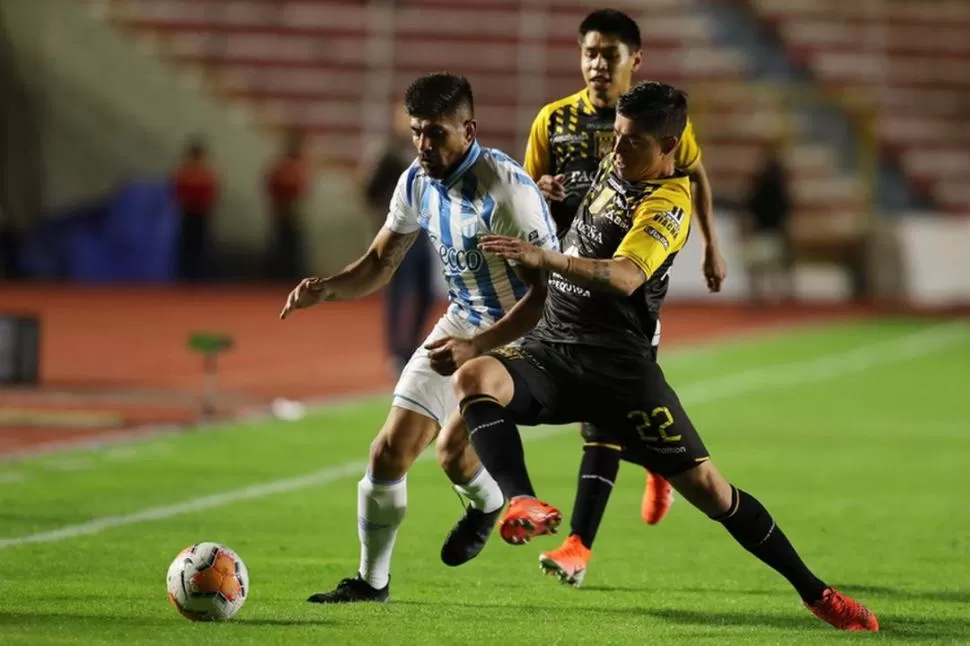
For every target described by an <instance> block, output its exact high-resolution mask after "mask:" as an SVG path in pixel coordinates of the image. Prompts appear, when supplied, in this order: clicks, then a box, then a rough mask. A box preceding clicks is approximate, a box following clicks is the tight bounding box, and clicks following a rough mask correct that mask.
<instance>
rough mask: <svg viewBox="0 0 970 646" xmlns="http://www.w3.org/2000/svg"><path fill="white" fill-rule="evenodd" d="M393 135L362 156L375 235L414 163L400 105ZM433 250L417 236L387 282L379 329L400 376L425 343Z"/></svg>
mask: <svg viewBox="0 0 970 646" xmlns="http://www.w3.org/2000/svg"><path fill="white" fill-rule="evenodd" d="M392 124H393V129H392V132H391V135H390V137H388V138H387V139H385V140H384V141H383V142H382V143H381V145H380V146H379V147H378V148H377V149H376V150H375V152H374V154H372V155H367V156H365V159H366V160H367V161H365V163H364V164H363V165H362V167H361V173H360V174H361V185H362V189H363V193H364V199H365V200H366V202H367V206H368V211H369V213H370V214H371V222H372V224H373V229H374V231H375V232H376V231H378V230H379V229H380V228H381V227H382V226H383V225H384V218H385V216H386V215H387V208H388V204H389V203H390V201H391V195H393V193H394V188H395V187H396V186H397V181H398V178H399V177H400V176H401V173H403V172H404V171H405V170H407V168H408V166H410V165H411V162H413V161H414V157H415V151H414V144H413V143H412V142H411V122H410V119H409V118H408V115H407V113H406V112H405V111H404V104H403V103H399V104H397V105H396V106H395V107H394V116H393V119H392ZM431 254H432V248H431V243H430V241H429V240H428V235H427V234H426V233H425V232H424V231H422V232H421V233H420V235H419V236H418V238H417V240H415V241H414V245H413V246H412V247H411V249H410V251H408V253H407V255H406V256H405V257H404V260H403V261H402V262H401V266H400V267H398V270H397V272H395V274H394V276H393V277H392V278H391V282H390V284H389V285H388V288H387V293H386V295H385V301H384V303H385V310H384V325H385V334H386V343H387V346H388V351H389V352H390V353H391V360H392V362H393V365H392V369H393V371H394V372H397V373H399V372H400V371H401V370H403V368H404V366H405V364H407V362H408V359H409V358H410V357H411V355H412V354H413V353H414V351H415V350H416V349H417V348H418V346H419V345H420V344H421V342H422V341H423V340H424V336H425V334H424V332H425V326H426V325H427V321H428V316H429V314H430V313H431V305H432V304H433V302H434V274H433V268H432V262H433V259H432V255H431Z"/></svg>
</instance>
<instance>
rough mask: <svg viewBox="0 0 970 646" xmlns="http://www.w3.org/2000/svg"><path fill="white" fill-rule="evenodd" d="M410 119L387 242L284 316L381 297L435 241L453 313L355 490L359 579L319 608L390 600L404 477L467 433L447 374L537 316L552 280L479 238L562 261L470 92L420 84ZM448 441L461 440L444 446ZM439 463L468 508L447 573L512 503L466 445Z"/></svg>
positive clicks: (457, 86) (410, 373) (538, 207)
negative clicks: (455, 427) (491, 141)
mask: <svg viewBox="0 0 970 646" xmlns="http://www.w3.org/2000/svg"><path fill="white" fill-rule="evenodd" d="M405 106H406V109H407V112H408V115H409V116H410V119H411V133H412V139H413V141H414V144H415V147H416V149H417V152H418V156H417V159H416V160H415V162H414V163H413V164H412V165H411V166H410V167H409V168H408V169H407V170H406V171H405V172H404V173H403V174H402V175H401V178H400V180H399V181H398V185H397V188H396V190H395V192H394V196H393V197H392V198H391V203H390V208H389V213H388V216H387V220H386V222H385V224H384V227H383V229H382V230H381V231H380V232H379V233H378V235H377V237H376V238H375V239H374V242H373V243H372V244H371V247H370V249H368V250H367V252H366V253H365V254H364V255H363V256H362V257H361V258H360V259H359V260H357V262H355V263H353V264H351V265H350V266H348V267H347V268H346V269H344V270H343V271H342V272H340V273H339V274H337V275H335V276H331V277H327V278H307V279H304V280H303V281H302V282H301V283H300V284H299V285H297V287H296V288H295V289H294V290H293V291H292V292H291V293H290V295H289V297H288V299H287V302H286V305H285V306H284V308H283V312H282V313H281V317H282V318H286V316H287V315H289V314H290V312H292V311H293V310H295V309H299V308H304V307H310V306H311V305H315V304H316V303H318V302H319V301H320V300H347V299H355V298H360V297H362V296H365V295H367V294H370V293H372V292H374V291H376V290H377V289H379V288H380V287H382V286H383V285H384V284H385V283H387V281H388V279H389V278H390V277H391V275H392V274H393V273H394V270H395V269H396V268H397V266H398V264H399V263H400V261H401V259H402V258H403V256H404V254H405V253H406V252H407V249H408V247H409V246H410V245H411V243H412V242H413V241H414V239H415V238H416V237H417V235H418V233H419V232H420V230H421V229H424V230H425V231H427V232H428V235H429V237H430V238H431V241H432V243H433V245H434V248H435V250H436V252H437V255H438V257H439V258H440V259H441V263H442V266H443V271H444V276H445V278H446V279H447V281H448V300H449V301H450V306H449V307H448V310H447V312H446V313H445V315H444V316H442V318H441V320H439V321H438V323H437V325H436V326H435V328H434V330H433V331H432V332H431V335H430V336H429V337H428V339H427V341H426V342H425V345H424V347H422V348H420V349H419V350H418V351H417V352H415V353H414V355H413V356H412V357H411V360H410V361H409V362H408V364H407V366H406V367H405V368H404V371H403V372H402V374H401V378H400V380H399V381H398V384H397V386H396V387H395V389H394V399H393V403H392V406H391V410H390V412H389V414H388V417H387V421H386V422H385V423H384V428H383V429H382V430H381V431H380V433H378V435H377V437H376V439H375V440H374V442H373V444H372V445H371V452H370V461H369V463H368V468H367V473H366V474H365V475H364V477H363V479H362V480H361V481H360V482H359V483H358V486H357V492H358V498H357V510H358V511H357V516H358V536H359V538H360V542H361V557H360V567H359V568H358V572H357V575H356V576H354V577H352V578H348V579H344V580H342V581H341V582H340V583H339V584H338V585H337V587H336V589H334V590H332V591H330V592H324V593H318V594H314V595H313V596H311V597H310V599H309V601H312V602H316V603H344V602H354V601H387V600H388V598H389V594H388V592H389V581H390V561H391V552H392V550H393V548H394V541H395V538H396V536H397V530H398V527H399V526H400V524H401V522H402V521H403V520H404V514H405V510H406V508H407V488H406V487H407V472H408V469H409V468H410V467H411V465H412V464H413V463H414V460H415V459H417V457H418V455H420V453H421V451H422V450H423V449H424V448H425V447H426V446H428V444H429V443H430V442H431V441H432V440H433V439H434V438H435V437H436V436H437V435H438V432H439V431H440V430H441V427H442V425H444V424H446V423H449V424H461V421H460V418H458V417H457V416H455V415H452V413H453V411H454V410H455V409H456V407H457V403H458V402H457V401H456V399H455V395H454V392H453V390H452V388H451V385H450V383H449V377H448V375H450V374H451V373H453V372H454V371H455V370H457V368H458V367H459V366H461V365H462V364H463V363H464V362H466V361H468V360H469V359H471V358H473V357H475V356H478V355H479V354H481V353H483V352H486V351H487V350H490V349H492V348H496V347H499V346H502V345H505V344H507V343H510V342H511V341H514V340H515V339H517V338H519V337H520V336H522V335H523V334H524V333H526V332H527V331H529V330H531V329H532V327H533V326H534V325H535V323H536V322H537V321H538V319H539V316H540V315H541V313H542V308H543V303H544V301H545V296H546V276H545V275H544V274H543V273H542V272H537V271H533V270H528V269H526V268H524V267H518V266H515V265H514V264H513V263H510V262H508V261H505V260H502V259H501V258H499V257H498V256H495V255H492V254H485V253H483V252H482V251H481V249H479V247H478V238H479V236H482V235H485V234H498V235H504V236H513V237H517V238H522V239H523V240H526V241H527V242H530V243H532V244H535V245H539V246H542V247H546V248H549V249H553V250H556V249H558V241H557V238H556V229H555V225H554V224H553V222H552V218H551V217H550V215H549V211H548V207H547V205H546V202H545V201H544V200H543V198H542V196H541V194H540V193H539V189H538V187H537V186H536V184H535V183H534V182H533V181H532V179H531V178H530V177H529V176H528V175H527V174H526V172H525V171H524V170H523V169H522V167H521V166H519V164H518V163H516V162H515V161H513V160H512V159H511V158H510V157H508V156H507V155H506V154H505V153H502V152H500V151H498V150H494V149H489V148H484V147H482V146H480V145H479V144H478V142H477V140H476V136H477V124H476V122H475V113H474V101H473V98H472V91H471V86H470V85H469V84H468V81H466V80H465V79H464V78H461V77H459V76H455V75H452V74H447V73H436V74H429V75H427V76H423V77H421V78H419V79H417V80H416V81H414V83H412V84H411V86H410V87H409V88H408V90H407V93H406V97H405ZM448 435H457V436H461V435H464V434H461V433H446V434H443V436H448ZM441 456H446V457H445V458H441ZM439 458H441V459H440V462H441V463H442V466H443V467H444V469H445V472H446V473H447V474H448V477H449V478H450V479H451V480H452V482H453V483H454V486H455V490H456V491H458V492H459V493H460V494H461V495H462V496H464V497H465V498H466V499H467V500H468V503H469V504H468V507H467V508H466V511H465V515H464V516H463V517H462V519H461V520H459V521H458V524H457V525H456V526H455V528H454V529H453V530H452V532H451V534H450V535H449V536H448V539H447V540H446V541H445V545H444V547H443V548H442V552H441V557H442V560H443V561H444V562H445V563H446V564H448V565H460V564H461V563H464V562H466V561H468V560H470V559H472V558H474V557H475V556H476V555H477V554H478V553H479V552H480V551H481V549H482V548H483V547H484V545H485V542H486V541H487V540H488V536H489V534H490V533H491V531H492V528H493V527H494V526H495V521H496V519H497V517H498V514H499V513H500V512H501V510H502V507H503V506H504V502H505V501H504V499H503V497H502V493H501V491H500V490H499V488H498V485H497V484H496V483H495V481H494V480H493V479H492V477H491V476H490V475H489V474H488V473H487V472H486V471H485V470H484V469H482V468H481V466H480V465H479V462H478V458H477V456H475V455H474V453H473V452H472V449H471V448H470V446H467V445H466V447H465V448H464V450H457V451H453V452H451V453H449V450H448V448H447V447H439Z"/></svg>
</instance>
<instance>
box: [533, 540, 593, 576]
mask: <svg viewBox="0 0 970 646" xmlns="http://www.w3.org/2000/svg"><path fill="white" fill-rule="evenodd" d="M590 554H591V552H590V550H589V549H588V548H587V547H586V546H585V545H583V542H582V541H581V540H579V536H576V535H575V534H572V535H570V536H569V537H568V538H566V540H565V541H563V544H562V545H561V546H560V547H559V549H557V550H553V551H551V552H543V553H542V554H540V555H539V569H540V570H542V571H543V572H545V573H546V574H548V575H551V576H557V577H559V581H560V583H566V584H568V585H571V586H573V587H574V588H578V587H579V586H581V585H582V584H583V579H584V578H585V577H586V566H587V565H588V564H589V557H590Z"/></svg>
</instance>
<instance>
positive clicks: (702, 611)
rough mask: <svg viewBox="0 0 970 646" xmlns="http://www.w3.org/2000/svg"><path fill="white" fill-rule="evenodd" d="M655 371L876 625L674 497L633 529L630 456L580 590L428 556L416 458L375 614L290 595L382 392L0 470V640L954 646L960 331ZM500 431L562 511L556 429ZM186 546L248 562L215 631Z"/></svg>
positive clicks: (353, 473)
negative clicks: (653, 522) (817, 610)
mask: <svg viewBox="0 0 970 646" xmlns="http://www.w3.org/2000/svg"><path fill="white" fill-rule="evenodd" d="M661 362H662V363H663V365H664V366H665V370H666V371H667V374H668V377H669V379H670V380H671V382H672V383H673V384H674V386H675V388H677V389H678V390H679V392H680V393H681V396H682V399H683V400H684V403H685V406H686V407H687V410H688V411H689V412H690V413H691V416H692V417H693V419H694V422H695V424H696V425H697V426H698V428H699V429H700V431H701V433H702V435H703V437H704V439H705V441H706V443H707V445H708V448H709V449H710V450H711V452H712V455H713V456H714V459H715V461H716V463H717V464H718V465H719V466H720V468H721V470H722V471H723V472H724V473H725V474H726V475H727V476H728V477H729V478H730V479H731V480H733V481H734V482H735V483H736V484H738V485H739V486H741V487H744V488H745V489H747V490H748V491H751V492H752V493H754V494H755V495H757V496H758V497H759V498H760V499H761V500H762V501H763V502H764V503H765V505H766V506H767V507H768V508H769V509H770V510H771V511H772V513H773V515H774V516H775V518H776V520H777V521H778V523H779V525H780V526H781V527H782V528H783V529H784V530H785V532H786V533H787V534H788V535H789V537H790V538H791V539H792V540H793V542H794V543H795V545H796V547H797V548H798V549H799V550H800V552H801V554H802V556H803V557H804V558H805V560H806V561H807V562H808V563H809V565H810V566H811V567H812V568H813V569H814V570H815V571H816V572H817V573H818V574H819V575H820V576H821V577H822V578H824V579H826V580H827V581H829V582H830V583H831V584H834V585H836V586H839V587H841V588H842V589H843V590H844V591H846V592H848V593H850V594H852V595H854V596H856V597H858V598H859V599H860V600H862V601H864V602H865V603H866V604H867V605H869V606H870V607H871V608H872V609H873V610H874V611H875V612H876V614H877V615H878V616H879V618H880V620H881V623H882V631H881V632H880V633H879V634H877V635H847V634H842V633H839V632H838V631H836V630H834V629H832V628H830V627H829V626H828V625H827V624H823V623H822V622H820V621H818V620H816V619H815V618H814V617H812V615H811V614H810V613H809V612H808V611H806V610H805V609H804V608H803V607H801V606H800V604H799V600H798V598H797V596H796V595H795V593H794V592H793V591H792V590H791V589H790V588H789V587H788V585H787V583H786V582H785V581H784V580H782V579H781V578H780V577H779V576H778V575H776V574H775V573H774V572H772V571H770V570H769V569H768V568H767V567H765V566H763V565H761V564H760V563H758V562H757V561H755V560H754V559H753V558H752V557H751V556H749V555H748V554H747V553H745V552H744V551H743V550H741V549H740V548H739V547H738V546H737V545H736V544H735V543H734V542H733V541H732V540H731V538H730V537H729V536H728V535H727V533H726V532H724V530H723V529H722V528H720V527H719V526H717V525H716V524H714V523H712V522H710V521H708V520H706V519H705V518H703V517H702V516H701V515H700V514H699V513H697V512H696V511H694V510H693V509H691V508H690V507H689V506H688V505H687V504H686V503H684V502H683V501H682V500H678V501H677V502H675V504H674V506H673V507H672V509H671V511H670V514H669V515H668V516H667V518H666V519H665V520H664V522H663V523H662V524H661V525H659V526H657V527H647V526H645V525H643V524H642V523H641V521H640V519H639V501H640V495H641V491H642V485H643V475H642V471H641V470H639V469H638V468H636V467H633V466H631V465H625V466H624V467H623V468H622V469H621V471H620V477H619V481H618V483H617V488H616V491H615V493H614V495H613V499H612V501H611V504H610V508H609V510H608V511H607V514H606V519H605V521H604V525H603V528H602V530H601V533H600V536H599V539H598V541H597V544H596V547H595V550H594V553H593V560H592V563H591V568H590V571H589V574H588V575H587V577H586V582H585V584H584V588H583V589H581V590H573V589H570V588H566V587H563V586H561V585H559V584H558V583H557V582H556V581H555V580H553V579H549V578H543V577H542V576H541V575H540V573H539V569H538V565H537V555H538V553H539V552H540V551H542V550H543V549H545V548H551V547H555V546H556V545H557V544H558V540H559V539H558V537H552V538H541V539H538V540H537V541H536V542H534V543H532V544H530V545H528V546H524V547H512V546H509V545H506V544H504V543H502V542H501V540H499V539H498V537H497V536H493V540H492V542H491V543H490V544H489V545H488V546H487V547H486V549H485V551H484V552H483V554H482V555H481V556H480V557H479V558H478V559H477V560H475V561H473V562H471V563H469V564H467V565H466V566H463V567H461V568H457V569H449V568H447V567H445V566H444V565H442V564H441V563H440V561H439V558H438V550H439V548H440V545H441V540H442V538H443V537H444V536H445V534H446V533H447V531H448V530H449V528H450V527H451V525H452V524H453V523H454V521H455V520H456V519H457V518H458V516H459V515H460V513H461V507H460V505H459V502H458V499H457V498H456V496H455V495H454V494H453V493H452V492H451V490H450V488H449V486H448V482H447V480H446V478H445V476H444V475H443V474H442V473H441V471H440V470H439V469H438V468H437V467H436V465H435V464H434V463H433V460H429V459H425V460H424V461H422V462H421V463H420V464H418V465H416V466H415V468H414V469H413V470H412V472H411V474H410V476H409V496H410V507H409V509H408V517H407V519H406V521H405V524H404V526H403V527H402V530H401V533H400V534H399V537H398V544H397V550H396V554H395V558H394V564H393V568H392V581H391V583H392V585H391V595H392V600H391V603H390V604H388V605H386V606H377V605H355V606H344V607H321V606H313V605H311V604H307V603H305V601H304V599H305V597H306V596H307V595H308V594H309V593H311V592H314V591H318V590H322V589H325V588H329V587H331V586H332V585H333V584H335V583H336V582H337V581H338V580H339V579H340V578H342V577H345V576H350V575H351V574H352V573H353V572H354V570H355V568H356V565H357V554H358V546H357V528H356V519H355V514H356V511H355V509H356V481H357V480H358V479H359V475H360V474H361V472H362V470H363V460H364V458H365V456H366V454H367V447H368V445H369V443H370V440H371V437H372V436H373V433H374V432H375V430H376V429H377V428H378V427H379V425H380V424H381V422H382V421H383V418H384V414H385V412H386V406H387V399H388V398H386V397H383V398H380V399H378V400H371V401H362V402H357V403H348V404H341V405H335V406H331V407H329V408H327V409H324V410H321V411H319V412H314V413H313V414H312V415H310V416H308V417H307V418H305V419H304V420H302V421H300V422H293V423H284V422H276V421H266V422H259V423H251V424H246V425H240V426H236V427H233V428H225V429H216V430H212V431H206V432H196V433H192V432H188V433H183V434H175V435H168V436H161V437H155V438H151V439H146V440H145V441H141V442H137V443H132V444H125V445H115V446H106V447H102V448H99V449H88V450H83V451H75V452H71V453H59V454H56V455H48V456H43V457H37V458H33V459H30V460H28V461H24V462H19V463H0V644H4V645H14V644H24V645H28V644H29V645H32V646H33V645H39V644H84V645H95V644H207V645H208V644H213V645H214V644H233V645H238V644H284V643H286V644H289V643H315V644H328V645H332V644H455V645H461V644H490V643H494V644H510V643H536V644H624V645H628V644H633V643H648V642H650V641H654V642H656V643H670V644H688V643H689V644H695V643H710V644H727V643H737V644H745V645H747V644H822V643H830V642H831V643H836V642H845V641H848V640H852V641H857V640H871V641H875V642H879V643H890V642H892V643H897V642H898V643H917V642H928V643H931V642H936V643H946V644H954V643H970V507H968V504H967V494H968V492H970V474H968V472H967V471H966V469H967V467H968V466H970V421H968V420H970V396H968V391H967V380H968V377H970V325H963V326H961V325H960V324H947V325H943V326H941V325H940V324H937V323H929V322H921V321H917V320H905V319H898V320H884V321H878V322H857V323H848V324H837V325H828V326H821V327H813V328H805V329H801V330H793V331H790V332H786V333H783V334H772V335H771V336H761V337H751V338H750V339H747V340H735V341H731V342H728V343H723V344H717V345H709V346H704V347H698V348H688V349H684V350H680V349H671V350H662V351H661ZM523 433H524V435H525V436H526V438H527V445H526V452H527V460H528V463H529V465H530V468H531V470H532V473H533V480H534V482H535V483H536V485H537V487H538V488H539V493H540V495H541V496H543V497H544V498H545V499H546V500H549V501H550V502H553V503H555V504H557V505H559V506H560V507H561V508H562V509H563V511H564V513H568V510H569V508H570V507H571V504H572V498H573V494H574V491H575V478H576V469H577V466H578V463H579V458H580V440H579V438H578V436H577V433H576V430H575V428H572V427H570V428H563V429H559V430H556V429H523ZM183 503H184V504H183ZM78 533H80V534H82V535H76V536H75V535H74V534H78ZM25 537H33V538H31V539H30V540H31V541H37V542H29V541H28V542H25V541H24V540H23V539H24V538H25ZM201 540H214V541H219V542H223V543H226V544H227V545H229V546H230V547H232V548H233V549H235V550H236V551H237V552H239V554H240V555H241V556H242V557H243V559H244V560H245V561H246V563H247V565H248V566H249V570H250V575H251V582H252V593H251V595H250V597H249V599H248V600H247V602H246V605H245V606H244V607H243V609H242V610H241V611H240V613H239V614H238V615H237V617H236V619H234V620H233V621H231V622H228V623H226V624H193V623H191V622H188V621H186V620H185V619H183V618H182V617H180V616H179V615H178V613H176V611H175V610H174V609H173V608H172V607H171V606H170V605H169V603H168V601H167V599H166V596H165V581H164V578H165V570H166V568H167V566H168V564H169V562H170V561H171V559H172V558H173V557H174V556H175V554H176V553H177V552H178V551H179V550H180V549H181V548H182V547H184V546H185V545H187V544H189V543H193V542H197V541H201Z"/></svg>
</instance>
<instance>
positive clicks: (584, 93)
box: [579, 87, 616, 114]
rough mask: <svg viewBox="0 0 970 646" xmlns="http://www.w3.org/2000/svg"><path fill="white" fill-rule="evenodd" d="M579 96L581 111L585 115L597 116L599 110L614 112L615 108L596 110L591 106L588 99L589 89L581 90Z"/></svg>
mask: <svg viewBox="0 0 970 646" xmlns="http://www.w3.org/2000/svg"><path fill="white" fill-rule="evenodd" d="M579 94H580V103H581V104H582V106H583V110H584V111H585V112H586V114H599V113H600V110H616V106H613V107H612V108H597V107H596V106H595V105H593V100H592V99H590V98H589V88H588V87H587V88H583V90H582V92H580V93H579Z"/></svg>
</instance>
